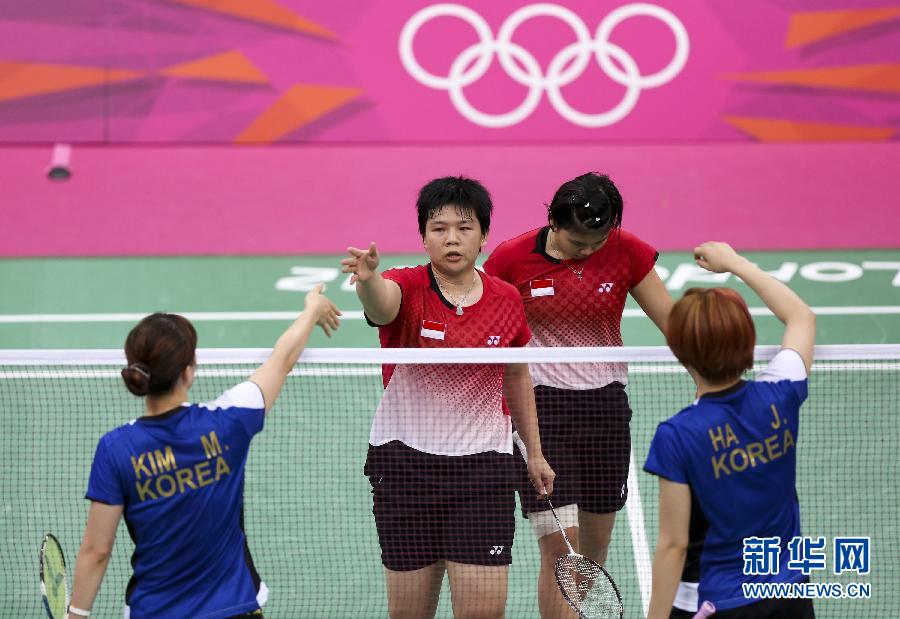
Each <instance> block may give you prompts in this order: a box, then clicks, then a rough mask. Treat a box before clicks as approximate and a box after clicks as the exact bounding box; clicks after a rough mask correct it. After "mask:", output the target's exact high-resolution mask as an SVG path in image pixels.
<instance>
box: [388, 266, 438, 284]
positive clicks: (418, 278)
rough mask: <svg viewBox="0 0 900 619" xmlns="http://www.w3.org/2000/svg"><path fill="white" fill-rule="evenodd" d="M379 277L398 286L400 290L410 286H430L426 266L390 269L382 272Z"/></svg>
mask: <svg viewBox="0 0 900 619" xmlns="http://www.w3.org/2000/svg"><path fill="white" fill-rule="evenodd" d="M381 276H382V277H384V278H385V279H388V280H390V281H393V282H396V283H398V284H400V287H401V288H403V287H405V286H410V285H412V286H418V285H422V286H429V285H430V284H431V281H430V279H429V275H428V266H427V265H424V264H419V265H416V266H399V267H392V268H390V269H386V270H384V271H382V272H381Z"/></svg>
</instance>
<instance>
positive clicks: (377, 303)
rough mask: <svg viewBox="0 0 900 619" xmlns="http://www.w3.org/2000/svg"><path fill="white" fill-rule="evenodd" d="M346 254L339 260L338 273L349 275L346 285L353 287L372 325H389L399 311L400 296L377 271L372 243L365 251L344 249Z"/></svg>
mask: <svg viewBox="0 0 900 619" xmlns="http://www.w3.org/2000/svg"><path fill="white" fill-rule="evenodd" d="M347 254H348V256H347V257H346V258H344V259H343V260H341V271H343V272H344V273H352V275H351V276H350V283H351V284H355V285H356V294H357V296H358V297H359V300H360V301H361V302H362V305H363V310H364V311H365V312H366V316H368V317H369V320H371V321H372V322H374V323H375V324H376V325H387V324H390V323H391V322H393V321H394V318H396V317H397V314H398V313H399V312H400V301H401V300H402V293H401V291H400V286H399V285H398V284H397V282H393V281H391V280H389V279H385V278H383V277H382V276H381V274H380V273H379V272H378V271H377V269H378V263H379V262H381V258H380V257H379V255H378V249H377V248H376V247H375V243H372V244H371V245H369V249H359V248H356V247H348V248H347Z"/></svg>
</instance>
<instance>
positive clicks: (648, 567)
mask: <svg viewBox="0 0 900 619" xmlns="http://www.w3.org/2000/svg"><path fill="white" fill-rule="evenodd" d="M629 460H630V462H629V465H628V500H627V501H626V502H625V511H626V513H627V515H628V528H629V529H631V554H632V556H633V557H634V569H635V572H636V573H637V578H638V588H639V589H640V590H641V606H642V607H643V609H644V615H643V616H645V617H646V616H647V611H648V610H650V586H651V584H652V582H653V562H652V559H651V557H650V547H649V545H648V544H647V529H646V526H645V524H644V507H643V505H642V504H641V491H640V488H638V478H637V471H636V468H635V465H634V450H633V449H632V450H631V454H630V455H629Z"/></svg>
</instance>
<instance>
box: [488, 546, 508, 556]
mask: <svg viewBox="0 0 900 619" xmlns="http://www.w3.org/2000/svg"><path fill="white" fill-rule="evenodd" d="M504 548H505V546H494V547H493V548H491V551H490V554H491V555H499V554H503V549H504Z"/></svg>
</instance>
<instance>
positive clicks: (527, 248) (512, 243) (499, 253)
mask: <svg viewBox="0 0 900 619" xmlns="http://www.w3.org/2000/svg"><path fill="white" fill-rule="evenodd" d="M541 230H543V228H535V229H534V230H529V231H528V232H523V233H522V234H520V235H519V236H514V237H513V238H511V239H507V240H505V241H503V242H502V243H500V244H499V245H497V247H496V248H495V249H494V251H492V252H491V258H494V259H499V258H504V257H508V256H509V257H512V256H521V255H522V254H529V253H531V252H532V251H533V250H534V248H535V245H536V243H537V237H538V235H539V234H540V233H541Z"/></svg>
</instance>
